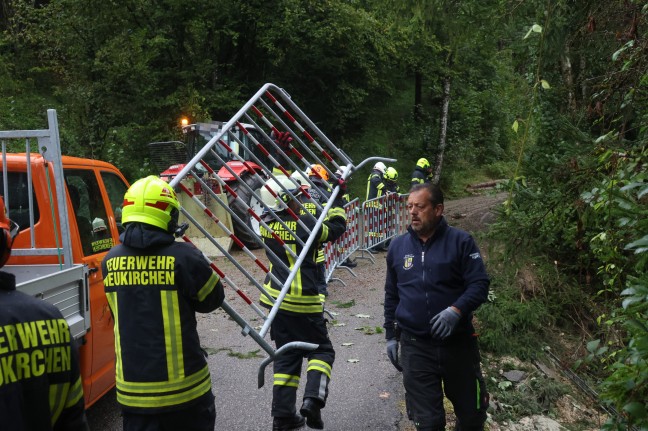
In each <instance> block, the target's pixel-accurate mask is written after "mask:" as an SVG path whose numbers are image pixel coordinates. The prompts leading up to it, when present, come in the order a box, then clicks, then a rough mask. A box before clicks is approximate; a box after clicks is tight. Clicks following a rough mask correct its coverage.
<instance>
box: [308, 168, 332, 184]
mask: <svg viewBox="0 0 648 431" xmlns="http://www.w3.org/2000/svg"><path fill="white" fill-rule="evenodd" d="M308 176H309V177H315V178H321V179H323V180H324V181H328V180H329V174H328V171H327V170H326V169H325V168H324V166H322V165H319V164H314V165H311V166H310V169H308Z"/></svg>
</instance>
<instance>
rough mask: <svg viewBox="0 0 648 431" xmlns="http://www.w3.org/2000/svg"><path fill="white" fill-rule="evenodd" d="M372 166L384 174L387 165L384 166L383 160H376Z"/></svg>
mask: <svg viewBox="0 0 648 431" xmlns="http://www.w3.org/2000/svg"><path fill="white" fill-rule="evenodd" d="M373 168H374V169H375V170H377V171H380V173H382V174H384V173H385V170H386V169H387V166H385V164H384V163H383V162H378V163H376V164H375V165H374V167H373Z"/></svg>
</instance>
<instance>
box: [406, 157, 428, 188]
mask: <svg viewBox="0 0 648 431" xmlns="http://www.w3.org/2000/svg"><path fill="white" fill-rule="evenodd" d="M431 182H432V166H431V165H430V162H429V161H428V159H426V158H425V157H421V158H420V159H418V160H417V162H416V167H415V168H414V172H412V181H411V183H410V187H413V186H415V185H417V184H423V183H431Z"/></svg>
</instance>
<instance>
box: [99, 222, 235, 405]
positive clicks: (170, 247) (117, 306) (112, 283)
mask: <svg viewBox="0 0 648 431" xmlns="http://www.w3.org/2000/svg"><path fill="white" fill-rule="evenodd" d="M120 239H121V241H122V244H121V245H117V246H115V247H113V248H112V249H111V250H110V251H109V252H108V254H107V255H106V257H105V258H104V260H103V261H102V263H101V270H102V272H103V276H104V285H105V289H106V296H107V297H108V303H109V305H110V309H111V311H112V313H113V317H114V319H115V352H116V355H117V357H116V367H115V368H116V370H115V371H116V381H117V401H118V402H119V403H120V404H121V405H122V406H123V408H124V410H129V411H135V412H138V411H139V412H141V411H147V412H154V411H170V410H177V409H181V408H184V407H187V406H188V405H189V404H192V403H194V402H198V401H199V400H200V399H201V397H203V396H204V397H211V378H210V375H209V368H208V367H207V360H206V354H205V352H204V351H203V349H202V348H201V347H200V340H199V338H198V332H197V330H196V316H195V313H196V312H200V313H207V312H210V311H213V310H215V309H216V308H217V307H218V306H220V305H221V304H222V302H223V298H224V293H223V286H222V284H221V282H220V280H219V277H218V275H216V273H214V272H213V271H212V269H211V267H210V266H209V262H207V260H205V258H204V257H203V255H202V253H201V252H200V251H199V250H198V249H196V248H195V247H194V246H192V245H191V244H187V243H183V242H175V240H174V237H173V235H171V234H169V233H167V232H163V231H162V230H160V229H157V228H153V227H150V226H148V225H145V224H142V223H129V224H128V225H127V227H126V230H125V231H124V232H123V233H122V235H121V237H120Z"/></svg>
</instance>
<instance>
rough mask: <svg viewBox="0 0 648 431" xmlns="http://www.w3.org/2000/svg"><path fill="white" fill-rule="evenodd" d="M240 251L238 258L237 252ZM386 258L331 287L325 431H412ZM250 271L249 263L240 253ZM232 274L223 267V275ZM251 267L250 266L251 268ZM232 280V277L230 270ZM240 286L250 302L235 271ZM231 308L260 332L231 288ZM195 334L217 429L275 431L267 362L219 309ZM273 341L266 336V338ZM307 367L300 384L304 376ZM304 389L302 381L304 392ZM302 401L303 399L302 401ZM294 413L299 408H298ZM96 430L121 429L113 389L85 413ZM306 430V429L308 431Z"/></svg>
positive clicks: (251, 290)
mask: <svg viewBox="0 0 648 431" xmlns="http://www.w3.org/2000/svg"><path fill="white" fill-rule="evenodd" d="M237 253H240V252H237ZM384 256H385V254H384V253H382V254H379V255H376V256H375V263H371V261H369V260H366V259H358V266H357V267H356V268H355V269H354V272H355V274H356V276H357V277H354V276H353V275H352V274H351V273H349V272H347V271H345V270H340V269H339V270H337V271H336V273H335V274H334V276H337V277H339V278H340V279H341V280H342V281H343V282H344V283H346V286H343V285H342V284H341V283H340V282H337V281H331V282H330V284H329V291H330V296H329V298H328V301H327V305H326V308H327V309H328V310H330V311H331V312H332V313H334V319H333V320H332V322H331V324H330V325H329V334H330V337H331V340H332V342H333V345H334V347H335V350H336V360H335V364H334V366H333V375H332V381H331V385H330V388H329V390H330V393H329V399H328V404H327V406H326V408H325V409H324V410H322V416H323V420H324V429H326V430H363V429H365V430H400V429H403V426H405V427H408V426H407V425H408V424H409V421H408V420H407V419H406V418H403V415H402V411H403V404H404V401H403V399H404V395H403V394H404V391H403V388H402V380H401V376H400V373H398V372H397V371H396V370H395V369H394V368H393V367H392V365H391V363H390V362H389V359H388V358H387V355H386V354H385V341H384V333H382V323H383V317H382V315H383V308H382V303H383V286H384V276H385V259H384ZM237 257H240V258H241V262H242V264H243V265H245V266H246V267H248V266H247V264H246V263H245V261H246V259H247V257H246V256H242V255H240V256H239V255H237ZM228 268H231V267H229V266H228V262H222V269H225V270H227V269H228ZM249 268H252V267H251V266H250V267H249ZM226 274H227V272H226ZM229 274H230V276H231V277H232V278H233V279H235V283H236V284H237V286H238V287H239V288H240V289H241V290H244V291H245V292H246V293H247V294H248V296H249V297H250V298H254V299H255V300H256V299H257V298H258V291H257V290H256V288H255V287H254V286H252V285H251V284H250V283H249V282H248V281H246V280H242V279H240V278H237V277H236V276H237V274H236V271H230V273H229ZM226 293H227V294H226V297H227V301H228V303H229V304H230V305H231V306H232V307H233V308H234V309H235V310H236V311H237V313H239V314H240V315H241V316H243V317H244V318H245V319H246V320H247V321H248V322H250V324H251V325H252V326H253V327H255V328H256V329H257V330H258V329H260V326H261V319H260V318H259V317H257V316H256V314H255V313H254V312H253V311H252V310H251V309H250V308H249V307H248V306H247V305H246V304H245V302H244V301H242V300H241V299H240V298H238V296H237V295H236V294H235V293H234V292H233V291H232V290H226ZM198 330H199V334H200V336H201V342H202V344H203V347H204V348H205V349H206V350H207V351H208V353H209V366H210V370H211V374H212V388H213V392H214V394H215V396H216V411H217V418H216V429H217V430H244V431H256V430H270V429H271V428H272V418H271V416H270V405H271V398H272V365H270V366H268V367H267V368H266V370H265V374H264V376H265V385H264V386H263V387H262V388H261V389H258V388H257V373H258V371H259V366H260V365H261V362H262V360H263V359H264V358H265V357H266V356H267V355H266V353H265V352H264V351H263V350H262V349H261V348H260V347H259V345H258V344H257V343H256V342H255V341H254V340H253V339H252V338H251V337H249V336H243V335H242V334H241V328H240V327H239V326H238V325H237V324H236V323H235V322H234V321H233V320H232V319H231V318H230V317H229V316H228V315H227V314H225V313H224V312H223V311H222V310H220V309H219V310H217V311H215V312H213V313H210V314H206V315H198ZM265 339H266V340H267V341H268V342H270V337H269V335H268V336H266V338H265ZM305 365H306V362H304V367H303V369H302V378H304V377H305ZM302 389H303V381H302V385H301V387H300V392H299V394H301V390H302ZM300 399H301V396H298V400H300ZM296 407H297V408H299V407H300V405H297V406H296ZM88 419H89V421H90V426H91V429H92V430H121V429H122V426H121V417H120V413H119V406H118V405H117V403H116V400H115V391H114V390H113V391H112V392H110V393H108V394H107V395H106V396H105V397H104V398H103V399H102V400H100V401H99V402H97V403H96V404H95V405H93V406H92V407H91V408H89V409H88ZM303 429H304V430H306V429H308V428H306V427H304V428H303Z"/></svg>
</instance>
